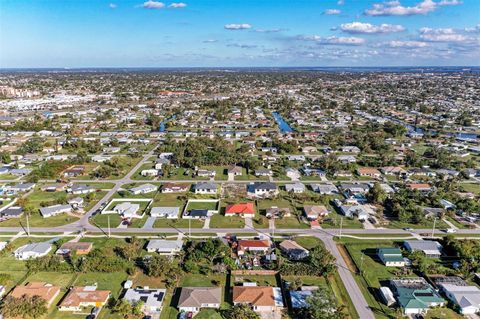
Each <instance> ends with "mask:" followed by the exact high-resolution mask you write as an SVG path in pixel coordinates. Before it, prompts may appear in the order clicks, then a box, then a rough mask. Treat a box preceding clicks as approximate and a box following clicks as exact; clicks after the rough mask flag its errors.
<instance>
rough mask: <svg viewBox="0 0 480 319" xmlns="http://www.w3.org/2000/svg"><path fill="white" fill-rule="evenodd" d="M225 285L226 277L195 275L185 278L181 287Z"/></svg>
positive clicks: (188, 275)
mask: <svg viewBox="0 0 480 319" xmlns="http://www.w3.org/2000/svg"><path fill="white" fill-rule="evenodd" d="M224 285H225V276H224V275H208V276H205V275H193V274H187V275H185V277H183V279H182V281H181V283H180V287H217V286H218V287H222V286H224Z"/></svg>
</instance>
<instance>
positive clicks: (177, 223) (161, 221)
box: [153, 218, 203, 228]
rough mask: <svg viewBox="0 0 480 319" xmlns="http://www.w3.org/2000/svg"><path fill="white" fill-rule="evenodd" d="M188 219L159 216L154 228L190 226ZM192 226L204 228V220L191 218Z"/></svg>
mask: <svg viewBox="0 0 480 319" xmlns="http://www.w3.org/2000/svg"><path fill="white" fill-rule="evenodd" d="M188 221H189V220H188V219H183V218H178V219H166V218H157V219H156V220H155V223H154V224H153V228H188V227H189V226H188V224H189V222H188ZM190 226H191V227H192V228H202V226H203V221H200V220H196V219H191V220H190Z"/></svg>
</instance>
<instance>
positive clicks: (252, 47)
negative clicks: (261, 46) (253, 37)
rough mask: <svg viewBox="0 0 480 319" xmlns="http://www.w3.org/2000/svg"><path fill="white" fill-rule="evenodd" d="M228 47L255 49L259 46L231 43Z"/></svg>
mask: <svg viewBox="0 0 480 319" xmlns="http://www.w3.org/2000/svg"><path fill="white" fill-rule="evenodd" d="M227 47H232V48H240V49H254V48H256V47H258V46H257V45H255V44H242V43H230V44H227Z"/></svg>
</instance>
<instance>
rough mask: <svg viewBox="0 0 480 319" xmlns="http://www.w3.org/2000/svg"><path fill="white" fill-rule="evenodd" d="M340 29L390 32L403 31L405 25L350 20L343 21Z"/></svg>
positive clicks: (357, 31)
mask: <svg viewBox="0 0 480 319" xmlns="http://www.w3.org/2000/svg"><path fill="white" fill-rule="evenodd" d="M340 29H341V30H342V31H344V32H348V33H391V32H402V31H405V27H403V26H401V25H399V24H385V23H382V24H380V25H374V24H371V23H362V22H351V23H343V24H341V25H340Z"/></svg>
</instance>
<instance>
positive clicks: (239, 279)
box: [230, 275, 280, 287]
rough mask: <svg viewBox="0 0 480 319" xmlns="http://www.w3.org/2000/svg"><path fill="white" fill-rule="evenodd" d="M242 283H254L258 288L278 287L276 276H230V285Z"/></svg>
mask: <svg viewBox="0 0 480 319" xmlns="http://www.w3.org/2000/svg"><path fill="white" fill-rule="evenodd" d="M244 282H256V283H257V285H258V286H271V287H280V283H279V282H278V280H277V277H276V276H259V275H232V278H231V281H230V284H231V285H232V286H238V285H240V284H241V283H244Z"/></svg>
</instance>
